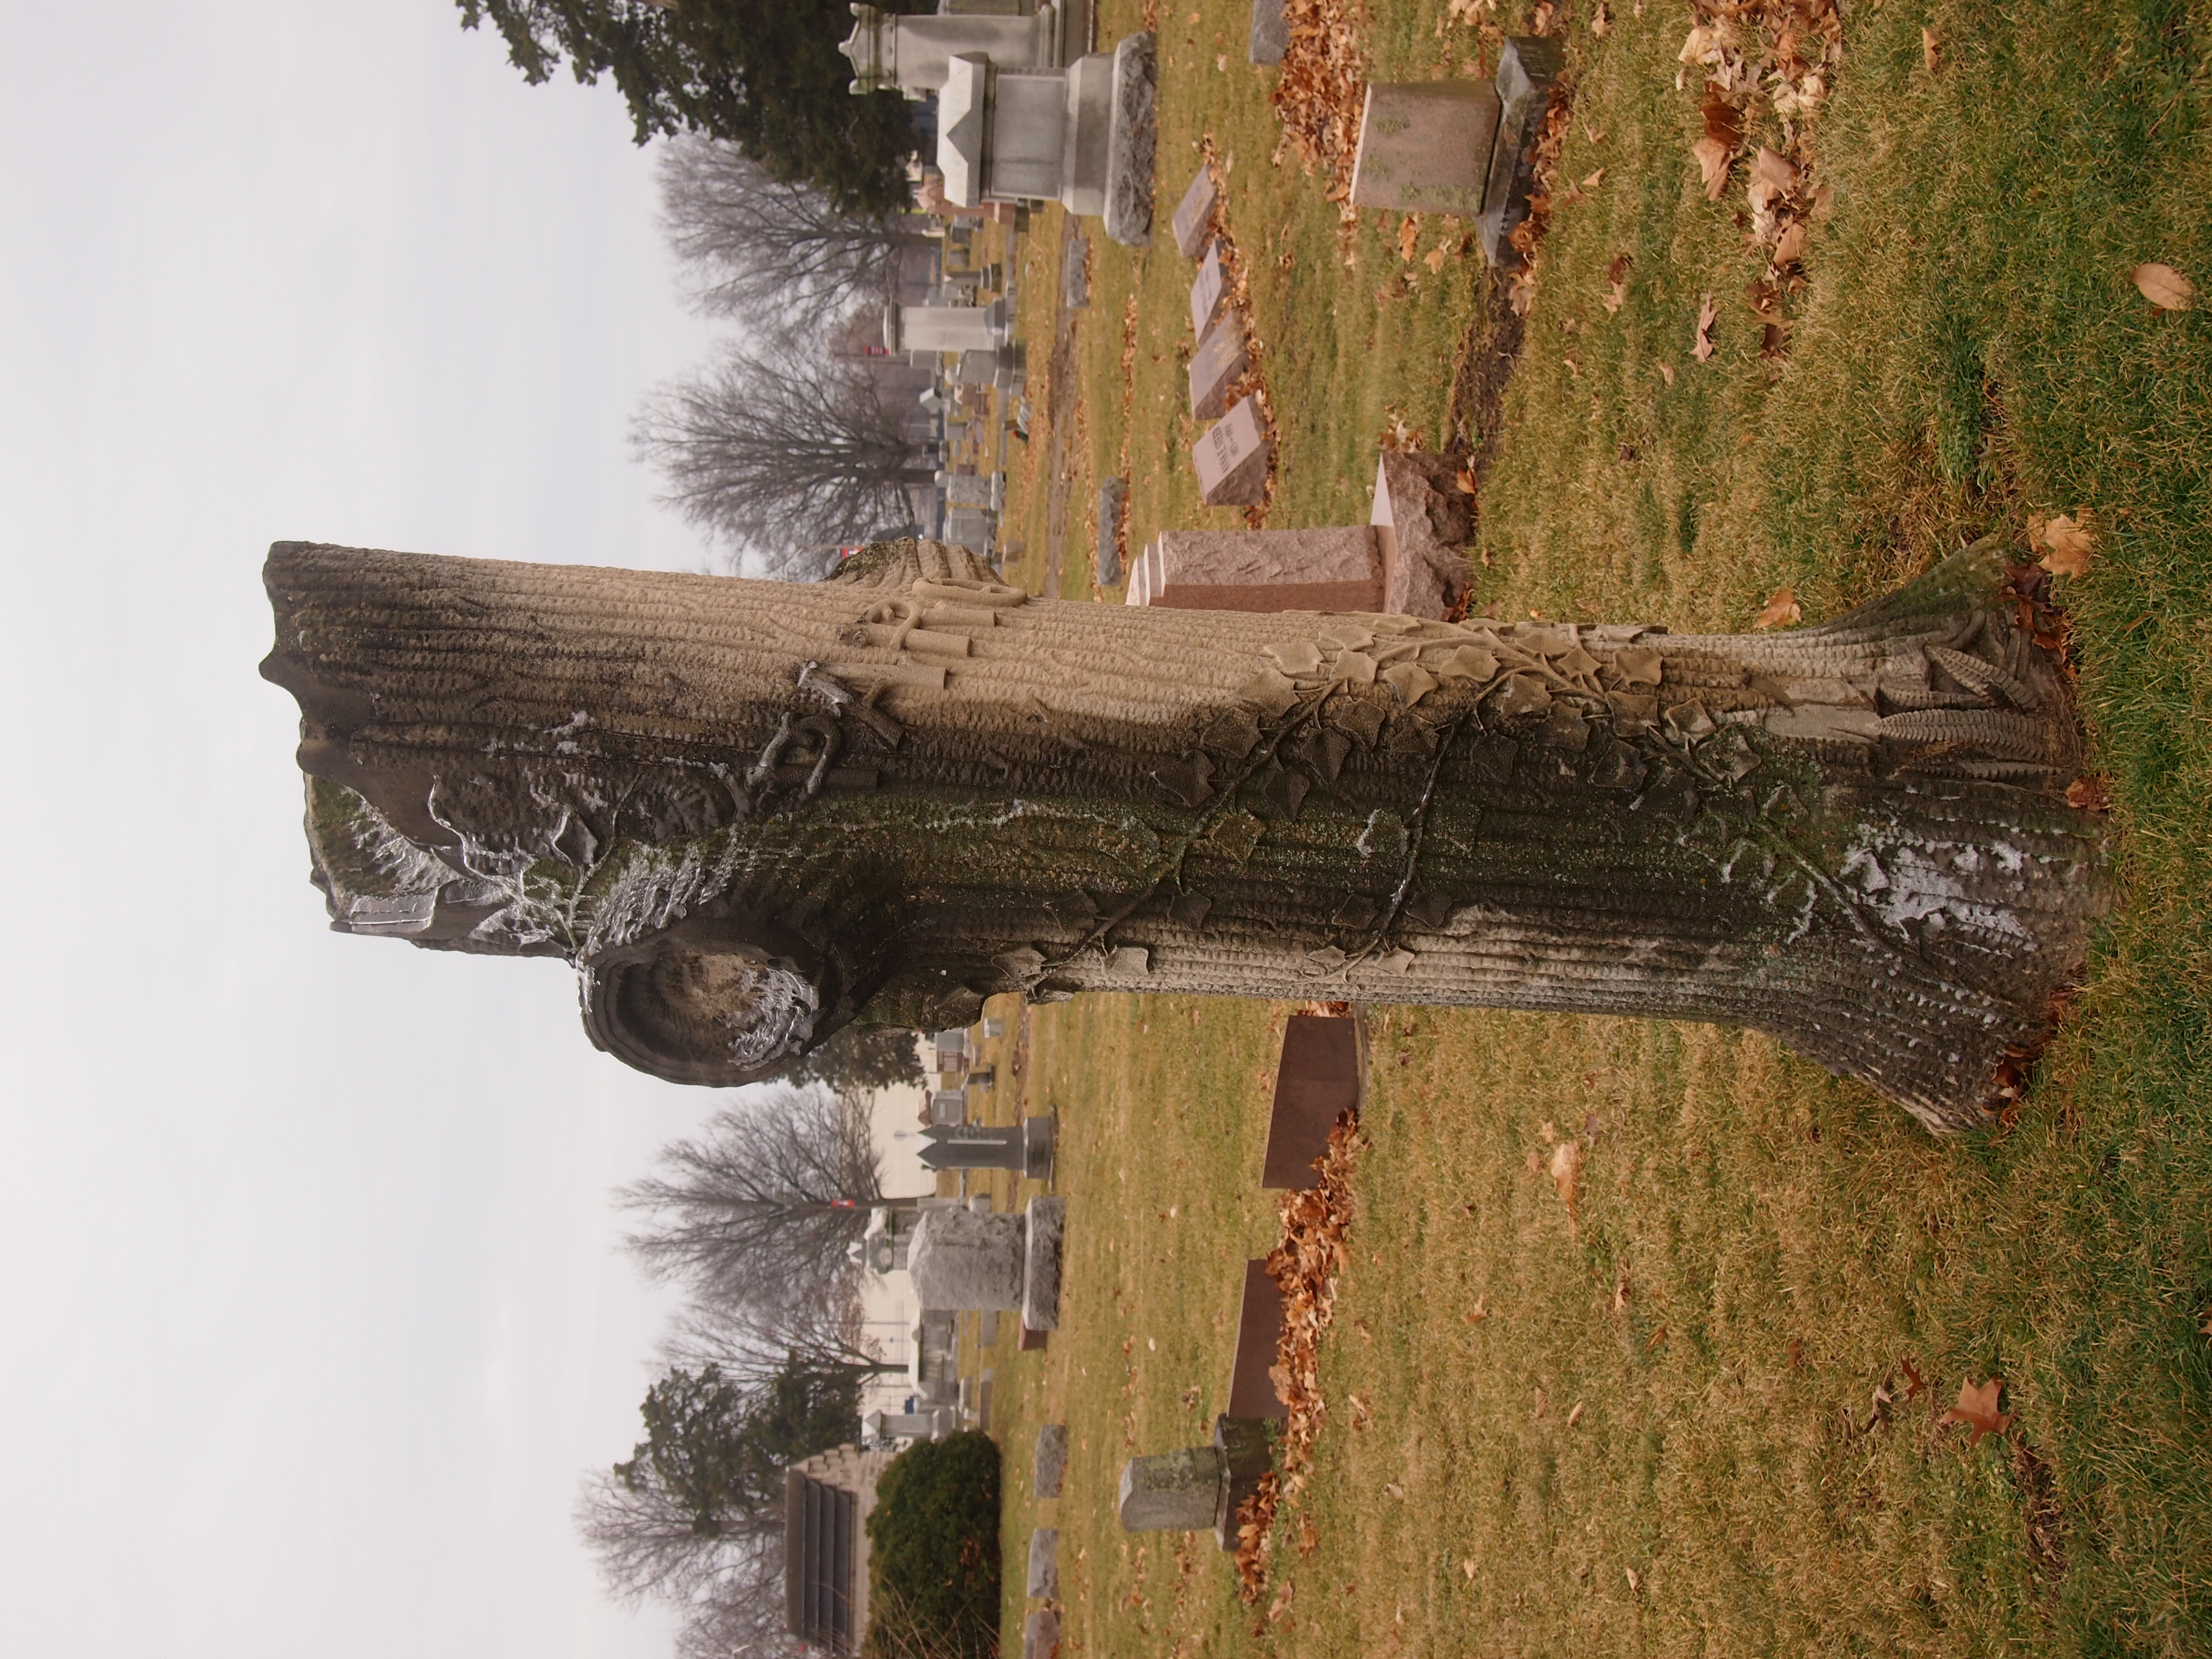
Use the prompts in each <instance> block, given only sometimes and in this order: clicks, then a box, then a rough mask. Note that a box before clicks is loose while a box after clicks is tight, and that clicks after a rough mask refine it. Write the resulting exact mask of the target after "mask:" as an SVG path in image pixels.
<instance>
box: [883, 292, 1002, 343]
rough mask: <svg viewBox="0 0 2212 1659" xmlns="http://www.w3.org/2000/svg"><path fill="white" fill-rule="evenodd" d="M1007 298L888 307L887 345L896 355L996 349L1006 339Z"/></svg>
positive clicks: (886, 308)
mask: <svg viewBox="0 0 2212 1659" xmlns="http://www.w3.org/2000/svg"><path fill="white" fill-rule="evenodd" d="M1006 330H1007V324H1006V301H1004V300H994V301H991V303H990V304H989V305H987V306H902V305H901V304H899V303H898V302H897V301H896V300H894V301H891V302H890V303H889V304H887V305H885V306H884V349H886V350H888V351H890V353H892V355H894V356H896V355H897V354H899V353H901V352H905V353H908V354H912V353H914V352H917V351H918V352H921V353H923V354H924V355H925V356H928V355H933V354H935V353H938V352H944V351H993V350H995V349H998V348H999V347H1000V346H1001V345H1003V344H1005V343H1006Z"/></svg>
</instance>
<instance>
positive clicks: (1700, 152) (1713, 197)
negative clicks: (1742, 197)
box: [1690, 138, 1729, 202]
mask: <svg viewBox="0 0 2212 1659" xmlns="http://www.w3.org/2000/svg"><path fill="white" fill-rule="evenodd" d="M1690 154H1691V155H1694V156H1696V157H1697V158H1698V170H1699V173H1700V174H1702V175H1703V177H1704V179H1705V199H1706V200H1707V201H1709V202H1717V201H1719V200H1720V199H1721V195H1722V192H1723V191H1726V190H1727V189H1728V175H1729V147H1728V146H1727V145H1726V144H1723V143H1721V142H1720V141H1719V140H1718V139H1717V138H1700V139H1699V140H1698V142H1697V143H1694V144H1692V145H1691V146H1690Z"/></svg>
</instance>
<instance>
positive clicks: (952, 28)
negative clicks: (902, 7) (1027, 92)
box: [837, 0, 1064, 99]
mask: <svg viewBox="0 0 2212 1659" xmlns="http://www.w3.org/2000/svg"><path fill="white" fill-rule="evenodd" d="M853 20H854V21H853V33H852V34H851V35H850V36H849V37H848V39H847V40H846V41H845V43H844V44H843V45H842V46H839V47H838V48H837V50H838V51H840V52H843V53H844V54H845V56H846V57H847V58H849V59H850V60H851V61H852V64H853V76H854V79H853V82H852V87H851V90H852V91H853V92H854V93H856V94H866V93H871V92H877V91H885V90H890V91H896V92H900V93H902V94H905V95H906V96H907V97H908V98H913V99H921V98H927V97H928V96H929V95H930V94H933V93H934V92H936V91H938V90H939V88H942V87H943V86H944V85H945V75H946V72H947V70H948V67H949V65H950V64H951V60H952V59H953V58H957V57H959V56H961V55H963V54H965V53H969V52H979V53H981V54H982V55H983V56H984V57H987V58H989V59H990V60H991V61H992V62H993V63H994V64H998V65H1000V67H1001V68H1002V69H1012V70H1021V69H1054V68H1057V67H1058V66H1059V65H1060V64H1061V63H1062V62H1063V61H1064V59H1063V58H1062V57H1061V52H1062V50H1063V40H1062V28H1061V19H1060V9H1059V8H1058V7H1056V6H1055V5H1054V4H1053V3H1052V0H1045V3H1044V4H1042V5H1041V6H1039V7H1038V8H1037V9H1036V13H1035V15H1031V16H1027V17H1024V16H1022V15H1018V14H1004V13H1002V14H1000V15H975V14H972V13H971V14H969V15H950V16H946V15H939V16H935V17H930V16H920V17H917V16H908V15H901V14H898V13H896V12H887V11H881V10H878V9H877V8H876V7H874V6H868V5H855V6H854V8H853Z"/></svg>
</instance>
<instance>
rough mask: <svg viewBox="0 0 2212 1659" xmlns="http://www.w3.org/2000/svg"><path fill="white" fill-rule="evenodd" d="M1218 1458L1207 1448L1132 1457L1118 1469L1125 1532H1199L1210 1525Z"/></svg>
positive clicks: (1217, 1487)
mask: <svg viewBox="0 0 2212 1659" xmlns="http://www.w3.org/2000/svg"><path fill="white" fill-rule="evenodd" d="M1223 1467H1224V1464H1223V1458H1222V1455H1221V1453H1220V1452H1219V1451H1218V1450H1216V1449H1214V1448H1213V1447H1212V1446H1186V1447H1184V1448H1183V1449H1182V1450H1181V1451H1171V1452H1160V1453H1158V1454H1157V1455H1154V1456H1151V1457H1133V1458H1131V1459H1130V1460H1129V1461H1128V1462H1127V1463H1125V1464H1123V1465H1122V1466H1121V1502H1120V1504H1119V1506H1118V1508H1119V1513H1120V1516H1121V1530H1122V1531H1124V1532H1198V1531H1200V1530H1202V1529H1203V1528H1207V1527H1210V1526H1212V1524H1213V1511H1214V1507H1215V1505H1216V1504H1218V1502H1219V1500H1220V1497H1221V1473H1222V1468H1223Z"/></svg>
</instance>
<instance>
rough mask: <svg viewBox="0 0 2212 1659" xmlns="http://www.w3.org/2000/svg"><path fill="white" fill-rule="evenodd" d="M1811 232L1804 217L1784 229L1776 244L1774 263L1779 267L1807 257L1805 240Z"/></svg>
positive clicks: (1795, 262)
mask: <svg viewBox="0 0 2212 1659" xmlns="http://www.w3.org/2000/svg"><path fill="white" fill-rule="evenodd" d="M1808 234H1809V233H1808V231H1807V229H1806V228H1805V222H1804V221H1803V220H1802V219H1800V220H1799V221H1797V222H1796V223H1795V224H1793V225H1791V226H1790V227H1788V228H1786V229H1784V231H1783V233H1782V234H1781V236H1780V237H1779V238H1778V239H1777V240H1776V241H1775V244H1774V263H1775V264H1776V266H1777V267H1780V266H1783V265H1794V264H1797V263H1798V262H1799V261H1800V260H1802V258H1804V257H1805V241H1806V238H1807V236H1808Z"/></svg>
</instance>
